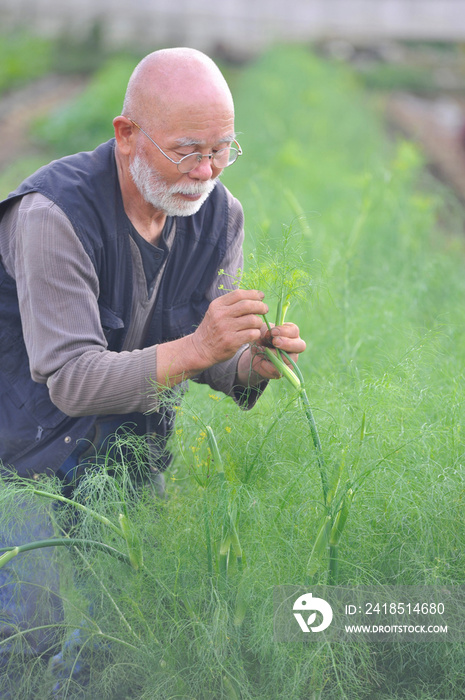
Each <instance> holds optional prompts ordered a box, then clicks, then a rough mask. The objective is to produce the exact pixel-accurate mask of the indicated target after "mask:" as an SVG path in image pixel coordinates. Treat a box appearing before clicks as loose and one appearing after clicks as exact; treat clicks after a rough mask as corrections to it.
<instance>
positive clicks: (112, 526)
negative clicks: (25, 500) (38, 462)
mask: <svg viewBox="0 0 465 700" xmlns="http://www.w3.org/2000/svg"><path fill="white" fill-rule="evenodd" d="M32 493H34V494H35V495H36V496H43V497H44V498H51V499H52V500H54V501H59V502H60V503H67V504H68V505H71V506H73V507H74V508H77V510H82V511H83V512H84V513H87V515H90V516H91V517H92V518H95V520H98V521H99V522H100V523H102V524H103V525H106V526H107V527H109V528H110V529H111V530H113V532H114V533H116V534H117V535H118V536H119V537H122V538H123V539H124V540H125V539H126V537H125V535H124V533H123V531H122V530H120V528H119V527H117V526H116V525H115V524H114V523H112V522H111V520H109V519H108V518H106V517H105V516H104V515H100V513H97V511H95V510H92V509H91V508H88V507H87V506H84V505H82V503H78V502H77V501H72V500H71V499H70V498H65V496H59V495H58V494H56V493H49V492H48V491H40V490H39V489H33V490H32Z"/></svg>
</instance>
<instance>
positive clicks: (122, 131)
mask: <svg viewBox="0 0 465 700" xmlns="http://www.w3.org/2000/svg"><path fill="white" fill-rule="evenodd" d="M113 126H114V129H115V138H116V143H117V144H118V149H119V151H120V152H121V153H122V154H123V155H126V156H127V155H129V154H130V153H131V151H132V149H133V146H134V141H135V133H134V132H135V126H134V124H133V123H132V122H131V120H130V119H128V118H127V117H123V116H119V117H115V118H114V119H113Z"/></svg>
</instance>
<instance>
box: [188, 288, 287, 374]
mask: <svg viewBox="0 0 465 700" xmlns="http://www.w3.org/2000/svg"><path fill="white" fill-rule="evenodd" d="M263 297H264V294H263V292H260V291H257V290H250V289H237V290H235V291H233V292H229V293H228V294H224V295H223V296H220V297H218V298H217V299H214V300H213V301H212V302H211V304H210V306H209V307H208V309H207V313H206V314H205V316H204V318H203V320H202V321H201V323H200V324H199V326H198V328H197V330H196V331H195V332H194V333H193V335H192V336H191V339H192V344H193V347H194V350H195V352H196V353H197V355H198V356H199V358H201V364H202V366H205V367H211V366H212V365H215V364H217V363H218V362H223V361H224V360H228V359H230V358H231V357H233V355H235V353H236V352H237V351H238V350H239V348H240V347H241V346H242V345H244V344H247V343H249V344H251V345H255V344H258V345H260V344H261V342H262V335H263V333H262V327H263V325H264V324H263V319H262V318H260V316H262V315H263V314H266V313H268V306H267V305H266V304H265V303H263ZM285 325H288V324H285ZM265 328H266V326H265ZM284 349H286V348H284Z"/></svg>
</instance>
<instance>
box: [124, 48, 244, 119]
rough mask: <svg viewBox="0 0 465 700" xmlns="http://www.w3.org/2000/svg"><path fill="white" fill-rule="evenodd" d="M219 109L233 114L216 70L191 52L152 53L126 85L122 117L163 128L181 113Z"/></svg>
mask: <svg viewBox="0 0 465 700" xmlns="http://www.w3.org/2000/svg"><path fill="white" fill-rule="evenodd" d="M202 104H203V105H204V106H205V109H206V110H208V109H209V108H211V107H212V106H217V105H222V106H224V108H225V109H230V110H231V112H232V113H233V112H234V105H233V99H232V96H231V91H230V90H229V87H228V84H227V83H226V80H225V79H224V77H223V75H222V73H221V71H220V70H219V68H218V66H217V65H216V64H215V63H214V62H213V61H212V60H211V58H209V57H208V56H206V55H205V54H204V53H202V52H201V51H197V50H196V49H190V48H172V49H161V50H160V51H154V52H153V53H151V54H149V55H148V56H146V57H145V58H144V59H142V61H141V62H140V63H139V64H138V65H137V66H136V68H135V70H134V72H133V74H132V76H131V78H130V80H129V84H128V88H127V91H126V96H125V99H124V105H123V114H124V115H125V116H128V117H131V118H132V119H134V120H136V121H139V120H140V121H142V122H143V123H144V124H148V125H149V126H151V127H154V128H160V127H161V128H163V127H164V126H166V125H167V124H169V123H170V122H172V121H173V119H176V116H177V115H178V114H179V113H180V112H182V111H184V112H185V111H186V110H189V109H193V108H198V106H199V105H202Z"/></svg>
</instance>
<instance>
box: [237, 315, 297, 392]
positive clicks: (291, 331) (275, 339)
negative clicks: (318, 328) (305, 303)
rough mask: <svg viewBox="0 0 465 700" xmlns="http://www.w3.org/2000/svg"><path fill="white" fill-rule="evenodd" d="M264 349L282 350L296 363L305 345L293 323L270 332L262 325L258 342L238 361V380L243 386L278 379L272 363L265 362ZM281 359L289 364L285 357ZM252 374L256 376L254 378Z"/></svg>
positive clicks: (278, 376) (275, 327)
mask: <svg viewBox="0 0 465 700" xmlns="http://www.w3.org/2000/svg"><path fill="white" fill-rule="evenodd" d="M265 347H269V348H275V349H279V350H284V351H285V352H287V353H288V355H289V356H290V357H291V358H292V359H293V360H294V362H297V359H298V356H299V354H300V353H301V352H303V351H304V350H305V348H306V343H305V341H304V340H302V338H301V337H300V331H299V328H298V326H296V325H295V323H284V324H283V325H282V326H274V327H273V328H272V329H271V331H270V330H268V327H267V325H266V324H262V327H261V329H260V338H259V340H258V341H257V342H256V343H254V344H253V345H251V347H250V348H249V351H248V352H244V353H243V354H242V356H241V358H240V360H239V365H238V379H239V381H240V382H241V383H242V384H244V385H245V386H246V385H247V384H249V385H251V384H252V385H253V384H254V383H256V382H257V380H258V381H260V380H261V379H279V378H280V376H281V375H280V374H279V372H278V370H277V369H276V367H275V366H274V365H273V363H272V362H270V361H269V360H267V358H266V355H265V354H264V352H263V348H265ZM283 359H284V361H285V362H286V363H287V364H290V363H289V362H288V360H287V359H286V358H285V357H284V358H283ZM253 374H255V375H256V376H255V377H254V376H253ZM254 380H255V381H254Z"/></svg>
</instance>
